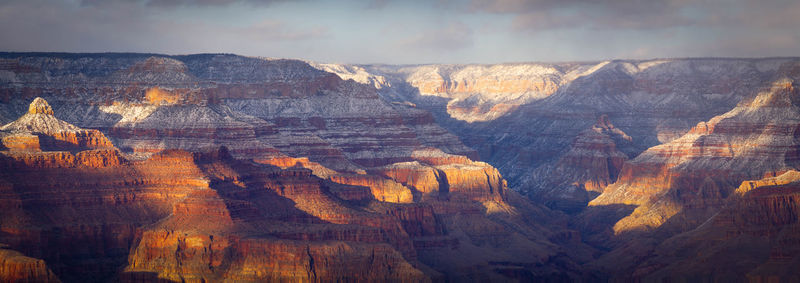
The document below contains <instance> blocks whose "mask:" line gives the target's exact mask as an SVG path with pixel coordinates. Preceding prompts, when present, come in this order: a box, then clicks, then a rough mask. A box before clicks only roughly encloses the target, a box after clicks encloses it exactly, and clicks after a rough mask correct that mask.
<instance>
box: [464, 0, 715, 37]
mask: <svg viewBox="0 0 800 283" xmlns="http://www.w3.org/2000/svg"><path fill="white" fill-rule="evenodd" d="M686 2H687V0H561V1H559V0H533V1H526V0H490V1H480V0H473V2H472V3H471V4H470V5H469V6H468V10H469V11H471V12H479V13H495V14H510V15H513V16H514V19H513V28H514V29H516V30H531V31H537V30H542V29H558V28H590V29H653V28H670V27H676V26H688V25H693V24H696V22H697V19H695V18H693V17H691V16H690V15H687V13H686V11H687V10H689V9H700V10H705V9H707V7H706V5H705V4H703V5H699V4H698V5H688V4H686Z"/></svg>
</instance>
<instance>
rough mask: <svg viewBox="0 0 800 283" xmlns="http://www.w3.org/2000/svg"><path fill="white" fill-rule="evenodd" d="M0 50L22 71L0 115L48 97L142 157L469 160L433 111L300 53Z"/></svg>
mask: <svg viewBox="0 0 800 283" xmlns="http://www.w3.org/2000/svg"><path fill="white" fill-rule="evenodd" d="M3 57H6V58H7V59H6V60H9V61H13V62H14V64H10V65H8V66H9V68H10V67H11V66H18V65H19V66H28V67H29V68H28V69H26V70H29V72H25V73H15V70H17V69H19V68H16V67H15V68H10V69H9V70H5V71H8V72H10V73H12V74H13V77H14V79H13V80H9V81H7V84H4V85H3V86H2V87H0V88H2V90H0V93H2V95H0V97H2V101H4V102H6V103H9V105H10V106H12V107H4V108H0V112H4V113H2V114H0V116H3V117H14V116H15V114H17V113H18V112H15V111H19V110H21V105H20V104H22V101H24V100H27V99H30V98H33V97H32V96H34V95H40V96H44V95H47V97H46V98H47V99H49V100H52V101H55V103H54V105H56V107H55V110H56V111H55V112H56V113H58V117H59V118H60V119H62V120H64V121H67V122H70V123H72V124H75V125H77V126H80V127H83V128H91V129H98V130H100V131H102V132H103V133H105V134H106V135H107V136H108V137H109V138H111V139H112V140H114V141H115V143H116V144H117V146H118V147H119V148H120V149H121V150H123V151H125V152H128V153H136V154H138V155H141V156H143V157H146V156H147V155H149V154H152V153H155V152H158V151H161V150H164V149H185V150H203V149H204V148H210V147H215V146H225V147H227V148H229V149H230V152H231V153H232V154H233V155H234V156H235V157H237V158H262V159H268V158H271V157H275V156H282V155H283V156H286V155H288V156H296V157H308V158H309V159H310V160H311V161H313V162H317V163H320V164H322V165H323V166H325V167H328V168H331V169H334V170H337V171H344V172H351V173H353V172H358V171H361V170H364V169H366V168H367V167H374V166H383V165H387V164H391V163H394V162H403V161H411V158H410V154H411V153H412V152H413V151H414V150H417V149H419V148H422V147H425V146H433V147H437V148H440V149H442V150H444V151H447V152H449V153H453V154H459V155H467V156H469V157H471V158H476V154H475V152H474V150H472V149H470V148H468V147H466V146H464V145H463V144H461V142H460V141H459V140H458V138H457V137H456V136H454V135H452V134H450V133H448V132H447V131H446V130H444V129H442V128H441V127H439V126H438V125H437V124H436V123H435V122H434V120H433V119H432V116H431V115H430V114H429V113H428V112H426V111H424V110H420V109H415V108H413V107H409V106H405V105H395V104H391V103H389V102H387V101H384V100H383V99H381V97H380V96H379V95H378V94H377V91H376V89H374V88H372V87H368V86H364V85H361V84H358V83H356V82H353V81H345V80H342V79H340V78H339V77H338V76H336V75H334V74H331V73H327V72H323V71H320V70H317V69H315V68H313V67H311V66H310V65H308V64H307V63H304V62H301V61H296V60H276V59H265V58H249V57H242V56H235V55H223V54H205V55H188V56H158V55H146V54H105V55H97V54H83V55H80V54H79V55H75V56H72V55H65V54H26V55H22V54H17V55H15V54H13V53H9V54H4V55H3ZM52 62H57V63H52ZM3 66H5V65H3ZM0 67H2V66H0ZM45 77H46V78H45ZM4 78H7V77H4ZM5 82H6V81H4V83H5ZM43 111H44V110H43ZM12 144H13V142H12Z"/></svg>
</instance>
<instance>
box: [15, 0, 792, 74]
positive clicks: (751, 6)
mask: <svg viewBox="0 0 800 283" xmlns="http://www.w3.org/2000/svg"><path fill="white" fill-rule="evenodd" d="M0 36H2V40H0V51H47V52H55V51H57V52H145V53H163V54H174V55H177V54H194V53H235V54H240V55H246V56H262V57H273V58H296V59H304V60H311V61H317V62H329V63H351V64H368V63H386V64H422V63H505V62H532V61H537V62H564V61H597V60H607V59H650V58H683V57H773V56H800V1H796V0H785V1H784V0H704V1H692V0H527V1H526V0H429V1H421V0H420V1H418V0H368V1H356V0H337V1H333V0H328V1H326V0H297V1H290V0H0Z"/></svg>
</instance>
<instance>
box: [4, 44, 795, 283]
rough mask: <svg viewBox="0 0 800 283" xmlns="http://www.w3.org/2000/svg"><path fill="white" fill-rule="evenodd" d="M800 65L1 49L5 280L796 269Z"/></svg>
mask: <svg viewBox="0 0 800 283" xmlns="http://www.w3.org/2000/svg"><path fill="white" fill-rule="evenodd" d="M798 80H800V58H756V59H742V58H686V59H656V60H610V61H602V62H566V63H508V64H494V65H479V64H473V65H445V64H441V65H436V64H433V65H379V64H374V65H346V64H329V63H318V62H306V61H301V60H290V59H270V58H257V57H245V56H238V55H232V54H195V55H177V56H172V55H160V54H142V53H0V124H1V125H2V126H0V138H1V141H2V143H1V144H0V167H2V168H1V169H0V208H2V210H0V211H2V213H0V281H2V282H28V281H33V282H43V281H48V282H58V281H63V282H85V281H124V282H152V281H156V280H164V281H176V282H186V281H189V282H221V281H236V282H239V281H242V282H258V281H315V282H316V281H319V282H323V281H404V282H425V281H437V282H439V281H445V282H447V281H522V282H529V281H558V282H561V281H566V282H569V281H590V282H594V281H623V282H625V281H715V280H716V281H757V282H767V281H770V282H771V281H786V282H790V281H796V280H800V269H799V268H797V267H798V266H800V241H798V235H800V234H798V231H800V230H798V225H799V224H798V223H799V222H798V221H800V220H799V219H800V210H799V209H800V208H799V205H800V201H799V200H800V197H798V196H799V195H798V194H800V189H798V188H800V174H798V172H797V171H798V170H800V168H798V166H800V163H798V162H800V139H799V138H798V137H800V132H798V130H800V126H799V125H800V92H799V91H798V84H800V83H798Z"/></svg>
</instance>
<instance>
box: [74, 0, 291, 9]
mask: <svg viewBox="0 0 800 283" xmlns="http://www.w3.org/2000/svg"><path fill="white" fill-rule="evenodd" d="M286 1H289V0H80V3H81V6H84V7H86V6H108V5H113V4H118V3H129V4H139V5H144V6H146V7H156V8H177V7H209V6H210V7H214V6H216V7H221V6H228V5H233V4H246V5H252V6H266V5H269V4H272V3H277V2H286Z"/></svg>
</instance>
